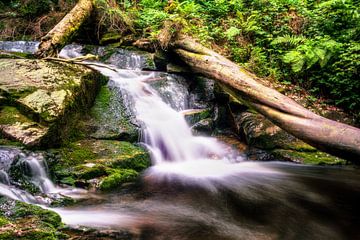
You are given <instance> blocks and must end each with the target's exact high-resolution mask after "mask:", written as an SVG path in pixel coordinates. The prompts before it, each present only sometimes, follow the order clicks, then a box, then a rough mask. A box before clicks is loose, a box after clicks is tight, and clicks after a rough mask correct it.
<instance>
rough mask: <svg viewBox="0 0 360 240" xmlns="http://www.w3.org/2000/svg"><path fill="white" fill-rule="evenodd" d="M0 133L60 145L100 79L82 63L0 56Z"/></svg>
mask: <svg viewBox="0 0 360 240" xmlns="http://www.w3.org/2000/svg"><path fill="white" fill-rule="evenodd" d="M0 76H1V78H0V93H1V94H0V95H1V97H2V100H1V106H0V132H1V136H2V137H5V138H8V139H11V140H14V141H18V142H21V143H22V144H23V145H25V146H28V147H45V146H54V145H59V144H60V143H61V142H63V141H65V140H66V138H67V137H68V136H69V133H70V132H71V130H70V129H71V127H72V125H73V123H74V122H75V120H76V119H77V116H78V115H81V113H82V112H85V111H86V109H87V108H88V107H89V106H91V104H92V102H93V100H94V98H95V96H96V94H97V91H98V89H99V86H100V85H101V84H103V83H104V82H105V78H104V77H102V76H101V75H100V74H99V73H97V72H95V71H92V70H90V69H88V68H86V67H84V66H80V65H76V64H68V63H63V62H50V61H44V60H29V59H0Z"/></svg>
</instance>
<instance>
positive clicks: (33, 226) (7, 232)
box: [0, 197, 68, 240]
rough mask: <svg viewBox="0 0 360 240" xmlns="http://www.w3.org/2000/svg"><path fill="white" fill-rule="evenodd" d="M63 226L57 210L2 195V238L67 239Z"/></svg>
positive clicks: (0, 210) (0, 213)
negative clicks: (62, 229)
mask: <svg viewBox="0 0 360 240" xmlns="http://www.w3.org/2000/svg"><path fill="white" fill-rule="evenodd" d="M61 226H62V224H61V218H60V216H59V215H58V214H57V213H55V212H52V211H50V210H46V209H43V208H41V207H39V206H36V205H31V204H27V203H23V202H19V201H15V200H10V199H8V198H6V197H0V239H3V240H12V239H48V240H56V239H66V238H67V237H68V236H67V235H66V234H64V233H62V232H60V230H59V229H60V227H61Z"/></svg>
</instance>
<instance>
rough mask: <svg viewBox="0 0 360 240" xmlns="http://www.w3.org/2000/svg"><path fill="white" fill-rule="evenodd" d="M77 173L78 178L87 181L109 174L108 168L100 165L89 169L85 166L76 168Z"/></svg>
mask: <svg viewBox="0 0 360 240" xmlns="http://www.w3.org/2000/svg"><path fill="white" fill-rule="evenodd" d="M75 171H76V173H75V175H76V176H77V177H78V178H80V179H85V180H89V179H94V178H97V177H101V176H104V175H107V172H108V170H107V168H106V167H105V166H103V165H100V164H97V165H95V166H92V167H87V166H84V165H80V166H76V167H75Z"/></svg>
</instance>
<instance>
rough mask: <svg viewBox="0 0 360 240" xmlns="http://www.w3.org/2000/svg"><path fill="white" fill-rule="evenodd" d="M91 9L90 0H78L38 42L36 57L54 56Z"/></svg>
mask: <svg viewBox="0 0 360 240" xmlns="http://www.w3.org/2000/svg"><path fill="white" fill-rule="evenodd" d="M92 9H93V4H92V0H79V2H78V3H77V4H76V5H75V7H74V8H73V9H72V10H71V11H70V12H69V13H68V14H66V16H65V17H64V18H63V19H62V20H61V21H60V22H59V23H58V24H57V25H56V26H55V27H54V28H53V29H52V30H51V31H50V32H48V34H46V35H45V36H44V37H43V38H42V39H41V42H40V45H39V48H38V50H37V51H36V53H35V54H36V55H37V56H38V57H49V56H56V55H57V52H58V50H60V49H61V48H62V47H63V46H65V44H66V43H68V42H69V41H70V39H71V38H72V36H73V35H74V34H75V33H76V32H77V30H78V29H79V27H80V26H81V25H82V24H83V23H84V22H85V21H86V20H87V18H88V17H89V16H90V14H91V12H92Z"/></svg>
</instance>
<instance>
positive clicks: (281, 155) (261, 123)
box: [236, 111, 346, 165]
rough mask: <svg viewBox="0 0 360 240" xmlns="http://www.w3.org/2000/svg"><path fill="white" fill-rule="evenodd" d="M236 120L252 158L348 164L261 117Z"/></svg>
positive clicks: (246, 115)
mask: <svg viewBox="0 0 360 240" xmlns="http://www.w3.org/2000/svg"><path fill="white" fill-rule="evenodd" d="M236 120H237V124H238V129H239V134H240V135H241V136H242V137H243V138H244V139H245V140H246V142H247V144H248V145H249V146H250V151H249V152H248V154H249V158H251V159H258V160H283V161H292V162H298V163H305V164H328V165H338V164H345V163H346V162H345V161H344V160H342V159H340V158H337V157H334V156H331V155H329V154H327V153H323V152H321V151H318V150H317V149H316V148H314V147H312V146H310V145H308V144H306V143H304V142H303V141H301V140H299V139H297V138H295V137H294V136H292V135H290V134H289V133H287V132H285V131H284V130H282V129H281V128H279V127H277V126H276V125H274V124H273V123H271V122H270V121H269V120H267V119H266V118H265V117H263V116H262V115H260V114H256V113H253V112H246V111H245V112H242V113H240V114H238V115H237V116H236ZM264 151H266V152H264Z"/></svg>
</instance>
